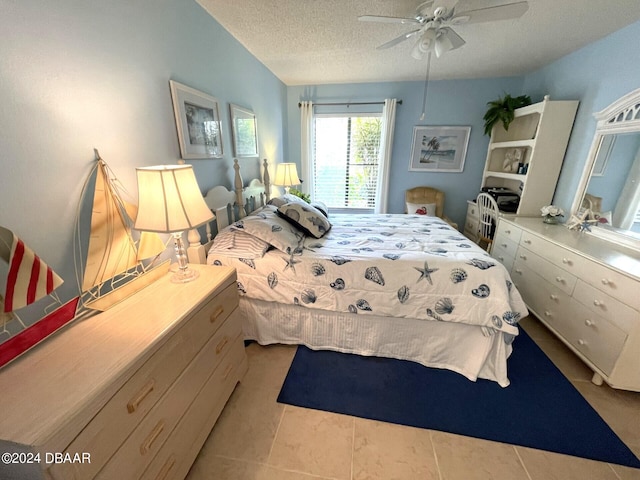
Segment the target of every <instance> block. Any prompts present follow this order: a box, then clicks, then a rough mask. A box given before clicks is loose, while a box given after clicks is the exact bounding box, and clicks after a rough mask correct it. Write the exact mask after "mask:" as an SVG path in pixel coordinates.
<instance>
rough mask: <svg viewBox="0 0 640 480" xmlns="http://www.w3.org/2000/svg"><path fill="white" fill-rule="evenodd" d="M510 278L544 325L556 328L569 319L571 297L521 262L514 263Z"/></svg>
mask: <svg viewBox="0 0 640 480" xmlns="http://www.w3.org/2000/svg"><path fill="white" fill-rule="evenodd" d="M511 278H512V280H513V283H514V285H515V286H516V288H517V289H518V291H519V292H520V294H521V295H522V298H523V300H524V301H525V303H526V304H527V306H528V307H529V308H530V309H531V310H533V312H534V313H535V314H536V315H537V316H538V317H539V318H540V319H541V320H543V321H544V322H545V323H548V324H550V325H551V326H553V327H555V328H558V323H559V322H561V321H562V319H563V318H565V317H567V316H569V317H571V315H569V314H568V312H569V309H570V306H571V304H570V298H571V297H570V296H569V295H567V294H566V293H565V292H564V291H562V290H561V289H559V288H558V287H556V286H555V285H552V284H550V283H549V282H547V281H545V280H544V279H543V278H542V277H540V276H539V275H538V274H536V273H535V272H534V271H533V270H531V269H529V268H528V267H527V265H526V264H525V263H524V262H523V261H522V260H516V261H515V263H514V265H513V272H512V274H511Z"/></svg>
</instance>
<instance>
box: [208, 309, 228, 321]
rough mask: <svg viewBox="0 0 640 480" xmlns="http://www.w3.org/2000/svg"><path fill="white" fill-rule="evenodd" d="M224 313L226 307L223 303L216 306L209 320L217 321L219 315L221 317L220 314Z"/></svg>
mask: <svg viewBox="0 0 640 480" xmlns="http://www.w3.org/2000/svg"><path fill="white" fill-rule="evenodd" d="M223 313H224V307H223V306H222V305H218V306H217V307H216V309H215V310H214V311H213V312H212V313H211V316H210V317H209V321H210V322H211V323H213V322H215V321H216V320H217V319H218V317H220V315H222V314H223Z"/></svg>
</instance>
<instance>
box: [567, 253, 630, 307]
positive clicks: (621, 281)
mask: <svg viewBox="0 0 640 480" xmlns="http://www.w3.org/2000/svg"><path fill="white" fill-rule="evenodd" d="M575 257H576V258H572V259H571V261H570V262H569V264H568V269H569V270H570V271H572V272H573V273H574V274H575V275H576V276H577V277H579V278H581V279H582V280H584V281H585V282H586V283H589V284H590V285H593V286H594V287H596V288H597V289H598V290H602V291H603V292H605V293H606V294H607V295H610V296H612V297H614V298H617V299H618V300H620V301H622V302H624V303H626V304H627V305H630V306H632V307H633V308H635V309H636V310H640V295H638V292H639V291H640V288H639V286H640V283H639V282H638V281H637V280H634V279H632V278H630V277H627V276H626V275H622V274H621V273H618V272H616V271H615V270H612V269H610V268H607V267H605V266H604V265H601V264H599V263H597V262H594V261H591V260H589V259H588V258H584V257H581V256H575Z"/></svg>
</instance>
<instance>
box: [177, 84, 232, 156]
mask: <svg viewBox="0 0 640 480" xmlns="http://www.w3.org/2000/svg"><path fill="white" fill-rule="evenodd" d="M169 86H170V87H171V98H172V99H173V113H174V114H175V117H176V128H177V130H178V142H179V143H180V154H181V156H182V158H184V159H196V158H219V157H222V153H223V150H222V129H221V125H220V114H219V113H218V101H217V100H216V99H215V98H214V97H212V96H211V95H207V94H206V93H203V92H200V91H199V90H196V89H194V88H191V87H187V86H186V85H183V84H181V83H178V82H175V81H173V80H169Z"/></svg>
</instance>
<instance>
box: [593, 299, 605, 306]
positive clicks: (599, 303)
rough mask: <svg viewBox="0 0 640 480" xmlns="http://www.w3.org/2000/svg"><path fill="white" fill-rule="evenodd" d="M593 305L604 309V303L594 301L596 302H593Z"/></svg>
mask: <svg viewBox="0 0 640 480" xmlns="http://www.w3.org/2000/svg"><path fill="white" fill-rule="evenodd" d="M593 304H594V305H595V306H596V307H604V302H601V301H600V300H594V301H593Z"/></svg>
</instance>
